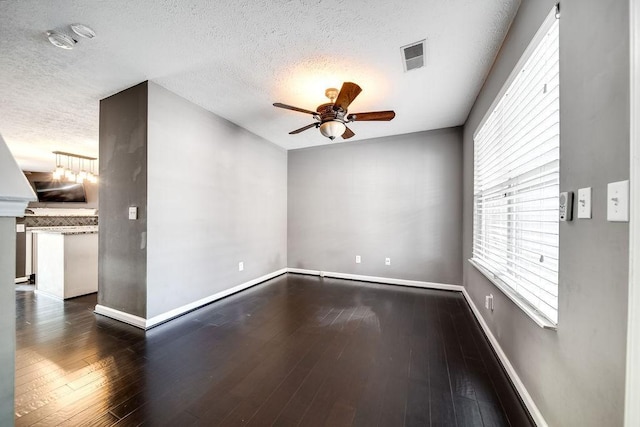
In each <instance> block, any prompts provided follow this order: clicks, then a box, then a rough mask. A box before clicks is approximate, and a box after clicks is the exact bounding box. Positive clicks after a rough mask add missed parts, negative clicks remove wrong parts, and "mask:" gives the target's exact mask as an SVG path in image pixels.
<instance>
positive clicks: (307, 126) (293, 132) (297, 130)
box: [289, 123, 318, 135]
mask: <svg viewBox="0 0 640 427" xmlns="http://www.w3.org/2000/svg"><path fill="white" fill-rule="evenodd" d="M313 127H318V123H311V124H310V125H306V126H304V127H301V128H300V129H296V130H292V131H291V132H289V135H294V134H296V133H300V132H304V131H305V130H307V129H311V128H313Z"/></svg>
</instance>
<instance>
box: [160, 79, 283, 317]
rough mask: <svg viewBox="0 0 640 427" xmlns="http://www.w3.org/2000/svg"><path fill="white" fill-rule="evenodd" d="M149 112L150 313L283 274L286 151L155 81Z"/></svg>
mask: <svg viewBox="0 0 640 427" xmlns="http://www.w3.org/2000/svg"><path fill="white" fill-rule="evenodd" d="M148 114H149V115H148V118H149V128H148V129H149V135H148V192H147V197H148V212H149V215H148V240H147V241H148V249H147V251H148V252H147V272H148V275H147V307H148V317H153V316H157V315H160V314H162V313H166V312H167V311H169V310H172V309H176V308H178V307H181V306H184V305H187V304H190V303H192V302H194V301H197V300H200V299H203V298H207V297H209V296H211V295H214V294H216V293H219V292H221V291H225V290H227V289H229V288H232V287H234V286H236V285H239V284H242V283H245V282H248V281H250V280H253V279H256V278H258V277H261V276H264V275H266V274H269V273H273V272H275V271H277V270H280V269H283V268H286V267H287V152H286V151H285V150H284V149H282V148H280V147H277V146H276V145H274V144H272V143H270V142H267V141H266V140H264V139H263V138H260V137H258V136H257V135H255V134H252V133H250V132H249V131H247V130H245V129H242V128H241V127H239V126H237V125H235V124H233V123H231V122H229V121H227V120H224V119H222V118H221V117H219V116H217V115H215V114H213V113H211V112H209V111H207V110H205V109H203V108H201V107H199V106H197V105H195V104H193V103H191V102H189V101H187V100H186V99H184V98H181V97H179V96H178V95H176V94H174V93H172V92H170V91H168V90H166V89H164V88H162V87H161V86H158V85H157V84H154V83H149V112H148ZM239 262H243V263H244V270H243V271H239V268H238V263H239Z"/></svg>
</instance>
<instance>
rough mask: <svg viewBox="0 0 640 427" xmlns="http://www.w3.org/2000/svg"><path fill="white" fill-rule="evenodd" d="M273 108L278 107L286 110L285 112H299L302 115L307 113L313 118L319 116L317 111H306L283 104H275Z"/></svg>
mask: <svg viewBox="0 0 640 427" xmlns="http://www.w3.org/2000/svg"><path fill="white" fill-rule="evenodd" d="M273 106H274V107H278V108H284V109H285V110H292V111H298V112H300V113H307V114H311V115H313V116H316V115H317V114H318V113H316V112H315V111H311V110H305V109H304V108H298V107H294V106H292V105H287V104H282V103H280V102H276V103H274V104H273Z"/></svg>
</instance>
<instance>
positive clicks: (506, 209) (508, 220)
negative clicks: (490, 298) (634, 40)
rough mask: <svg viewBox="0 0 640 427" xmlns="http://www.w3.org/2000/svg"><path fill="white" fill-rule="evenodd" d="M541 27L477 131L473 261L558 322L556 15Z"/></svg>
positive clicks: (558, 133)
mask: <svg viewBox="0 0 640 427" xmlns="http://www.w3.org/2000/svg"><path fill="white" fill-rule="evenodd" d="M548 25H549V24H547V27H548ZM542 34H543V37H542V38H541V39H540V41H538V42H537V43H538V44H537V45H534V46H532V48H530V49H529V52H531V53H530V56H529V57H528V59H526V61H525V62H524V66H523V67H522V68H521V69H520V70H518V72H517V74H515V78H513V80H512V81H511V83H510V84H508V85H507V86H506V87H507V90H506V91H504V92H503V95H502V96H501V97H499V98H498V100H497V104H494V105H495V108H494V109H493V111H492V112H491V113H490V114H489V115H488V116H487V118H486V119H485V121H484V122H483V124H482V125H481V127H480V128H479V129H478V131H477V133H476V135H475V137H474V144H475V152H474V208H473V212H474V223H473V227H474V228H473V261H474V262H475V263H476V264H478V265H480V267H482V268H484V269H485V270H487V271H488V272H489V273H490V274H491V275H493V277H492V279H494V281H498V283H499V284H500V285H506V286H507V287H508V288H509V290H511V291H513V292H515V294H517V297H518V298H521V299H522V300H524V302H525V304H528V305H529V306H530V308H533V309H534V310H536V311H537V312H538V313H540V314H542V315H543V316H544V317H546V318H547V319H548V320H550V321H551V322H553V323H554V324H555V323H557V319H558V217H559V209H558V195H559V163H560V149H559V142H560V111H559V39H558V36H559V31H558V20H557V19H555V18H554V19H553V20H552V21H551V25H550V27H548V28H547V29H546V32H543V33H542Z"/></svg>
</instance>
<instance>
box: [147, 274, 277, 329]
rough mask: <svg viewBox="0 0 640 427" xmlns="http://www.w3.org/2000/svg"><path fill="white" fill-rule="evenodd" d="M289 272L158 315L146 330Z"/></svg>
mask: <svg viewBox="0 0 640 427" xmlns="http://www.w3.org/2000/svg"><path fill="white" fill-rule="evenodd" d="M286 272H287V269H286V268H282V269H280V270H278V271H274V272H273V273H269V274H265V275H264V276H261V277H258V278H257V279H253V280H249V281H248V282H244V283H241V284H239V285H237V286H234V287H233V288H229V289H225V290H224V291H222V292H218V293H217V294H213V295H210V296H208V297H206V298H202V299H199V300H197V301H194V302H192V303H189V304H186V305H183V306H182V307H178V308H174V309H173V310H169V311H167V312H165V313H162V314H158V315H157V316H153V317H152V318H150V319H147V322H146V329H149V328H153V327H154V326H157V325H159V324H161V323H164V322H166V321H168V320H171V319H173V318H174V317H178V316H182V315H183V314H185V313H188V312H189V311H193V310H195V309H197V308H200V307H202V306H204V305H207V304H210V303H212V302H214V301H216V300H219V299H221V298H224V297H226V296H229V295H231V294H235V293H236V292H240V291H243V290H245V289H247V288H250V287H252V286H255V285H257V284H258V283H262V282H265V281H267V280H269V279H273V278H274V277H277V276H280V275H282V274H285V273H286Z"/></svg>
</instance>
